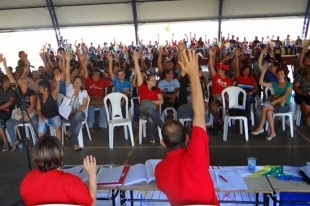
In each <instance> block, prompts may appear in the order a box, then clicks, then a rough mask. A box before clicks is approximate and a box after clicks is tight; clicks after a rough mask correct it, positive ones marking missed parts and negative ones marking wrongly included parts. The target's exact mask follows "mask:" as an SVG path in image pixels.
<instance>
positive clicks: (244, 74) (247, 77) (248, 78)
mask: <svg viewBox="0 0 310 206" xmlns="http://www.w3.org/2000/svg"><path fill="white" fill-rule="evenodd" d="M235 54H236V85H239V84H243V85H249V86H252V88H250V87H249V89H245V91H246V102H245V110H246V111H247V112H248V113H249V114H250V112H251V105H252V103H253V102H254V97H255V94H256V92H257V91H258V87H257V82H256V80H255V79H254V77H253V75H252V73H251V67H250V65H248V64H246V65H243V66H242V68H241V71H240V72H239V64H240V63H239V61H240V60H239V57H240V50H239V49H237V50H236V53H235ZM238 98H239V102H242V100H243V96H240V95H239V97H238ZM248 124H249V130H251V131H252V130H253V126H252V121H251V118H249V119H248Z"/></svg>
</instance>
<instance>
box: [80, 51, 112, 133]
mask: <svg viewBox="0 0 310 206" xmlns="http://www.w3.org/2000/svg"><path fill="white" fill-rule="evenodd" d="M79 60H80V61H81V66H82V69H83V71H84V80H85V88H86V90H87V93H88V95H89V97H90V102H89V106H88V115H87V124H88V127H89V131H90V132H94V131H95V130H94V122H95V109H96V108H98V109H99V123H98V126H99V128H100V129H101V130H105V129H106V128H107V115H106V110H105V108H104V103H103V98H104V96H105V90H106V88H108V87H109V86H111V85H112V82H111V81H107V80H104V79H101V77H102V76H103V74H102V73H101V72H100V70H99V69H97V68H94V69H93V70H92V71H91V74H89V73H88V69H87V68H86V66H85V64H82V61H83V56H82V55H79Z"/></svg>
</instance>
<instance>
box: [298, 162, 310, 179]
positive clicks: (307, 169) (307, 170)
mask: <svg viewBox="0 0 310 206" xmlns="http://www.w3.org/2000/svg"><path fill="white" fill-rule="evenodd" d="M300 169H301V170H302V171H304V173H305V174H306V175H307V176H308V177H309V178H310V164H308V163H307V165H306V166H303V167H301V168H300Z"/></svg>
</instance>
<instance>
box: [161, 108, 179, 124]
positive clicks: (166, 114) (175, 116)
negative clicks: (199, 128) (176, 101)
mask: <svg viewBox="0 0 310 206" xmlns="http://www.w3.org/2000/svg"><path fill="white" fill-rule="evenodd" d="M169 110H170V111H172V112H173V114H172V115H173V119H174V120H177V119H178V113H177V111H176V110H175V109H174V108H173V107H167V108H166V109H164V111H163V112H162V114H161V120H162V121H163V122H165V119H166V117H167V116H168V111H169Z"/></svg>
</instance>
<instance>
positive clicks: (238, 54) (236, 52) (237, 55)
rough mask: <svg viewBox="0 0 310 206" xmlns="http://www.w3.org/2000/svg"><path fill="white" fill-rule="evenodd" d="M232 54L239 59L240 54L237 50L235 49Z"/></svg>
mask: <svg viewBox="0 0 310 206" xmlns="http://www.w3.org/2000/svg"><path fill="white" fill-rule="evenodd" d="M234 53H235V55H236V57H240V55H241V52H240V49H239V48H237V49H235V50H234Z"/></svg>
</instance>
